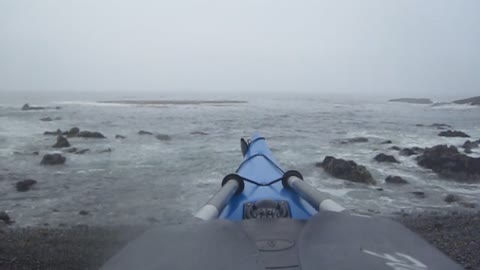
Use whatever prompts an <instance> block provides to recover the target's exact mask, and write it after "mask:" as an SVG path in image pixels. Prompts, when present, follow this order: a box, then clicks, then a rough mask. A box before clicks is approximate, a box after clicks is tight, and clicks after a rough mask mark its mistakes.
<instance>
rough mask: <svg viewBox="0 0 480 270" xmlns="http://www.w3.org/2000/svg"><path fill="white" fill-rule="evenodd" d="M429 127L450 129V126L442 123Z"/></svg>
mask: <svg viewBox="0 0 480 270" xmlns="http://www.w3.org/2000/svg"><path fill="white" fill-rule="evenodd" d="M430 127H436V128H452V126H450V125H447V124H442V123H433V124H431V125H430Z"/></svg>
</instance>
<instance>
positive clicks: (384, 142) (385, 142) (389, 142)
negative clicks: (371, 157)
mask: <svg viewBox="0 0 480 270" xmlns="http://www.w3.org/2000/svg"><path fill="white" fill-rule="evenodd" d="M391 143H392V141H390V140H386V141H383V142H381V143H380V144H391Z"/></svg>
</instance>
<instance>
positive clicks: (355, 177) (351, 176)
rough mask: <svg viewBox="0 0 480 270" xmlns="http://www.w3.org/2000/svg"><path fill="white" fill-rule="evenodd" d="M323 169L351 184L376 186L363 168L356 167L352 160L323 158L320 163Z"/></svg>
mask: <svg viewBox="0 0 480 270" xmlns="http://www.w3.org/2000/svg"><path fill="white" fill-rule="evenodd" d="M322 167H323V169H324V170H325V171H326V172H327V173H329V174H331V175H332V176H334V177H336V178H340V179H344V180H349V181H352V182H358V183H365V184H376V181H375V179H373V177H372V175H371V174H370V172H369V171H368V170H367V168H365V166H361V165H358V164H357V163H355V162H354V161H352V160H344V159H337V158H334V157H331V156H327V157H325V159H324V160H323V162H322Z"/></svg>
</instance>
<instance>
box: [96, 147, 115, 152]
mask: <svg viewBox="0 0 480 270" xmlns="http://www.w3.org/2000/svg"><path fill="white" fill-rule="evenodd" d="M111 152H112V148H107V149H104V150H100V151H98V153H111Z"/></svg>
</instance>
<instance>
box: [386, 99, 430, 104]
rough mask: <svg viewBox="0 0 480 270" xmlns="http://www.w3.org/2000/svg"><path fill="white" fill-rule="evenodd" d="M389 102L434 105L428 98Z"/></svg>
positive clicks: (392, 100)
mask: <svg viewBox="0 0 480 270" xmlns="http://www.w3.org/2000/svg"><path fill="white" fill-rule="evenodd" d="M389 102H403V103H412V104H432V103H433V102H432V101H431V100H430V99H428V98H397V99H390V100H389Z"/></svg>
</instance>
